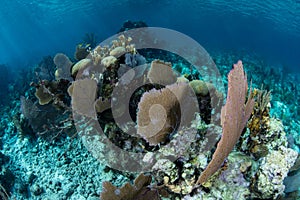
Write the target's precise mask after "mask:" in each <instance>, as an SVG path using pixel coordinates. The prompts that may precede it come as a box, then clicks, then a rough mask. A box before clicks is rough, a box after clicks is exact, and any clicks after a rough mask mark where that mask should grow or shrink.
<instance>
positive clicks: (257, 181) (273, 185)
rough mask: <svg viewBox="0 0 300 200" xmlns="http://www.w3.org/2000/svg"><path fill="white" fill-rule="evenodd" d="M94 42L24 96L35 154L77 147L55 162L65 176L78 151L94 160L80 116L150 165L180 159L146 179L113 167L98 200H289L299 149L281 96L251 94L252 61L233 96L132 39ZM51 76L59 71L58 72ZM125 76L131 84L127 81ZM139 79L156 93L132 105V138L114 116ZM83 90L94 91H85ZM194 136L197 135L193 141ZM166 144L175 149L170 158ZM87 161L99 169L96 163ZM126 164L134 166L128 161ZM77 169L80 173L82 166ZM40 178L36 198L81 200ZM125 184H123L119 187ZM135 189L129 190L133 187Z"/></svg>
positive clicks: (141, 93) (21, 122)
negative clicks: (277, 109)
mask: <svg viewBox="0 0 300 200" xmlns="http://www.w3.org/2000/svg"><path fill="white" fill-rule="evenodd" d="M128 23H129V22H128ZM86 37H87V38H88V40H90V43H91V44H84V43H83V44H80V45H78V46H77V47H76V53H75V60H73V59H70V58H68V57H67V56H66V55H64V54H62V53H58V54H56V55H55V57H54V58H53V60H52V58H51V59H49V58H45V62H44V64H40V65H39V69H40V70H38V71H35V72H34V77H36V78H34V79H33V82H32V83H31V84H30V85H31V87H30V88H27V89H26V91H25V92H24V94H22V96H21V99H20V105H21V111H16V113H17V114H15V119H14V126H15V127H16V129H17V130H18V132H19V133H20V134H22V135H23V136H22V137H25V138H26V137H29V135H30V137H33V138H34V139H33V140H35V141H36V142H38V143H39V145H40V146H39V147H38V148H39V149H40V150H35V151H42V149H44V148H45V149H49V148H50V149H52V147H51V144H52V145H54V143H59V142H58V141H60V140H61V141H65V142H66V141H68V142H69V145H67V146H68V147H64V150H63V152H62V153H59V154H57V155H59V156H57V157H56V158H54V159H57V163H58V164H57V165H59V166H60V168H64V166H69V165H70V164H71V163H72V162H73V163H74V162H75V161H74V160H73V161H68V160H69V159H75V160H76V159H77V158H76V156H74V158H70V155H71V152H76V148H78V150H77V151H78V152H80V151H84V150H82V149H84V148H83V147H82V145H81V148H80V144H78V146H77V147H74V144H72V142H73V141H79V142H78V143H80V140H79V139H78V134H79V135H80V134H81V133H80V131H79V133H76V130H75V122H74V120H75V119H74V115H72V112H76V113H77V114H80V115H81V117H82V118H85V119H86V118H89V117H90V119H91V120H94V121H97V122H98V123H99V124H100V126H101V128H102V129H103V130H104V131H103V132H104V135H105V136H106V137H107V138H108V139H109V140H110V141H111V142H112V143H113V144H114V145H116V146H117V147H119V148H121V149H124V150H126V151H129V152H139V153H145V154H146V155H151V152H159V153H161V154H162V155H164V156H165V157H167V156H168V155H171V153H172V154H176V155H178V158H177V159H175V160H169V159H165V157H157V158H155V159H156V164H155V165H153V166H152V168H151V170H149V171H148V172H145V173H140V174H137V173H133V174H130V173H127V172H120V171H114V169H111V168H109V167H108V166H107V167H106V168H105V170H104V169H103V173H102V174H101V175H100V174H98V175H99V177H100V176H101V177H100V178H99V179H100V180H101V181H98V182H99V183H101V184H102V187H101V186H99V183H98V186H99V187H98V186H97V187H98V188H95V187H96V186H95V184H96V181H92V180H90V182H89V183H88V185H91V186H90V187H93V188H95V189H94V190H93V191H90V190H88V191H90V194H93V197H94V199H99V195H100V199H101V200H138V199H143V200H146V199H149V200H155V199H178V200H179V199H186V200H188V199H207V200H208V199H280V198H284V190H285V185H284V179H285V177H287V175H288V173H289V171H290V170H294V171H297V169H298V168H299V166H300V165H299V159H298V160H297V157H298V153H297V152H296V151H295V150H293V149H292V148H291V145H289V138H288V137H287V134H286V133H285V130H284V126H283V124H282V122H281V121H280V120H279V119H277V118H274V117H271V114H270V112H271V105H270V101H271V91H270V90H269V91H268V90H264V89H263V88H261V89H257V88H252V87H253V86H252V85H250V86H248V83H249V82H250V81H249V79H248V78H247V75H246V73H245V71H244V65H243V64H245V63H247V61H243V62H242V61H240V60H239V61H237V63H236V64H233V67H232V69H231V70H230V72H229V73H228V77H227V81H228V82H227V84H228V90H227V95H226V94H224V93H222V91H219V90H218V88H216V87H215V86H214V84H212V83H210V82H206V81H204V80H201V79H200V77H199V76H197V75H195V74H192V71H191V70H190V71H189V72H190V74H189V73H182V72H187V71H188V68H189V67H190V66H188V67H187V66H186V65H184V64H182V63H184V62H183V61H182V60H180V58H176V59H174V55H172V54H171V53H168V52H164V55H165V58H166V60H162V59H161V54H160V55H157V54H156V52H155V50H151V49H149V50H148V52H147V51H146V50H143V51H141V53H139V52H138V50H136V49H135V44H133V43H132V38H131V37H128V36H125V35H122V34H121V35H119V36H118V38H117V39H115V40H113V41H112V42H111V43H110V44H109V45H107V46H100V45H98V46H96V45H95V36H94V35H93V34H87V35H86ZM90 45H93V46H95V48H90ZM147 55H151V56H149V57H147ZM156 55H157V58H156ZM176 61H177V63H176ZM147 62H148V63H149V64H147ZM178 63H181V65H179V64H178ZM141 65H145V67H144V68H140V69H139V70H140V71H134V72H132V73H131V72H130V69H134V67H136V66H141ZM49 66H50V67H49ZM54 66H55V72H54V71H53V69H54ZM174 66H176V71H177V72H178V71H179V73H175V72H174V70H173V69H174ZM48 68H52V69H50V71H49V69H48ZM97 68H101V69H103V70H96V69H97ZM51 70H52V72H51ZM129 72H130V73H129ZM252 73H253V72H252ZM47 74H48V75H47ZM123 75H124V76H126V78H120V77H121V76H123ZM252 77H253V76H252ZM133 79H139V80H140V81H144V82H148V83H150V84H145V85H143V86H141V87H138V88H137V89H136V90H135V91H134V93H133V94H132V96H131V98H130V100H129V114H130V117H131V118H132V119H133V121H135V122H136V123H135V124H134V125H132V124H126V127H127V128H128V129H130V128H131V129H135V130H136V137H135V136H132V135H129V134H126V132H124V131H123V130H124V129H121V128H120V127H119V126H118V124H117V122H116V119H119V118H121V117H122V116H123V115H124V113H125V111H124V109H123V108H122V106H120V107H118V109H117V110H116V111H114V112H112V104H113V101H114V98H113V90H114V88H115V87H117V86H120V85H123V86H124V87H125V86H127V87H129V85H130V82H131V81H132V80H133ZM253 81H255V80H253ZM78 87H83V88H85V89H84V91H80V90H79V91H78V90H77V88H78ZM123 93H124V94H122V91H120V94H119V96H125V95H126V94H125V92H124V91H123ZM192 96H194V98H192ZM225 96H226V100H225V98H224V97H225ZM189 97H190V98H189ZM83 99H88V101H84V100H83ZM89 99H90V100H91V101H89ZM212 102H214V104H215V105H217V106H218V107H219V108H220V109H221V112H220V115H219V121H218V122H219V123H210V115H211V112H212V108H211V103H212ZM224 102H225V103H224ZM182 105H191V106H186V107H187V109H190V110H188V111H186V112H192V110H193V109H192V106H195V108H198V110H199V112H198V113H193V115H192V116H193V117H192V118H188V117H186V118H184V117H183V119H185V120H187V121H190V123H186V124H187V125H186V126H184V127H181V128H180V129H179V128H178V127H179V125H178V121H179V120H180V118H182V116H188V115H186V113H184V112H183V110H182ZM192 133H195V135H194V136H193V137H192V138H191V136H192ZM66 134H67V136H66ZM176 138H180V139H179V140H176ZM174 139H175V140H174ZM20 140H24V139H20ZM187 141H189V142H190V145H189V148H188V150H186V149H185V150H183V149H177V146H182V145H183V144H184V143H185V142H187ZM28 142H30V141H28ZM166 144H172V145H170V148H167V149H164V148H161V147H163V146H164V145H166ZM45 145H46V146H45ZM72 145H73V146H72ZM208 146H212V147H213V148H207V147H208ZM4 147H5V145H4ZM5 148H7V147H5ZM99 148H100V147H99ZM80 149H81V150H80ZM45 151H46V150H45ZM53 151H55V149H53ZM112 156H113V155H112ZM2 157H3V158H2ZM24 158H26V159H27V157H26V156H25V157H24ZM86 159H91V160H92V158H90V157H88V156H87V157H86ZM145 159H146V158H145ZM0 160H1V162H4V161H5V156H4V155H3V156H2V155H1V159H0ZM2 160H3V161H2ZM93 162H95V163H97V161H95V160H94V161H93ZM100 162H101V161H100ZM103 162H104V161H103ZM116 162H119V163H118V164H120V165H123V164H126V158H125V159H124V160H117V161H116ZM294 163H296V165H295V166H294ZM297 163H298V164H297ZM41 165H42V164H41ZM77 165H78V166H80V164H79V162H78V164H77ZM78 166H77V167H78ZM93 166H94V165H93ZM293 166H294V167H293ZM292 167H293V168H292ZM75 168H76V167H75V165H74V166H73V169H74V170H75ZM95 168H96V167H95ZM28 170H29V171H30V170H31V169H29V168H28ZM36 173H38V172H34V173H33V172H32V174H36ZM57 173H58V171H57ZM72 173H74V174H76V173H77V172H73V171H72ZM112 174H114V175H112ZM116 174H117V175H116ZM13 176H14V175H13V174H11V173H9V171H7V172H6V173H2V174H1V179H5V180H13V178H9V177H13ZM32 176H33V177H32V178H31V179H32V180H31V181H27V183H26V184H27V185H28V188H29V190H30V195H31V196H35V198H37V199H49V196H51V195H50V194H52V195H54V193H59V194H60V195H61V197H62V198H65V199H69V198H70V197H71V196H73V197H74V196H76V195H77V197H79V196H80V195H81V194H80V191H79V190H76V189H75V188H76V187H75V186H71V185H72V184H71V185H61V186H59V184H64V183H67V182H64V181H65V180H63V179H64V178H61V179H60V181H57V182H56V183H51V184H52V185H55V187H54V186H51V184H50V186H49V188H47V184H49V182H45V181H43V180H42V179H39V178H38V177H37V176H36V175H32ZM40 176H41V174H40ZM55 176H57V177H60V176H63V175H62V174H61V175H58V174H57V175H55ZM82 176H84V175H82ZM94 176H97V175H94ZM118 176H119V177H123V178H121V179H118V178H116V177H118ZM113 177H114V178H113ZM82 179H85V178H82ZM99 179H97V178H96V179H95V180H99ZM134 179H135V180H134ZM294 179H296V178H294ZM294 179H291V180H294ZM26 180H27V179H26ZM56 180H59V178H56ZM117 180H118V181H117ZM126 180H127V181H128V182H127V183H125V184H124V182H125V181H126ZM130 180H131V181H133V180H134V181H133V182H130ZM82 181H83V182H84V181H86V180H82ZM110 181H111V182H110ZM14 184H16V185H17V184H20V183H17V181H16V182H9V181H6V182H5V181H2V182H1V185H0V186H1V187H0V193H1V196H2V199H8V196H11V195H12V194H13V193H12V192H11V191H12V187H13V185H14ZM57 184H58V185H57ZM84 185H85V184H84ZM115 185H116V186H115ZM64 187H65V188H70V189H68V191H64V190H65V189H60V190H61V191H62V192H61V193H60V192H59V190H58V189H55V188H64ZM15 190H17V189H15ZM295 190H296V189H294V190H292V191H290V192H294V191H295ZM6 191H7V192H6ZM100 191H101V192H100ZM18 192H19V193H27V192H24V191H23V192H22V191H21V188H20V186H19V189H18ZM90 194H86V195H87V196H88V195H90ZM12 196H13V195H12ZM50 199H51V198H50Z"/></svg>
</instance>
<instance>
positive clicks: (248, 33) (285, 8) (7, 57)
mask: <svg viewBox="0 0 300 200" xmlns="http://www.w3.org/2000/svg"><path fill="white" fill-rule="evenodd" d="M125 20H133V21H134V20H143V21H145V22H146V23H147V24H148V25H149V26H153V27H164V28H170V29H174V30H177V31H180V32H182V33H184V34H187V35H188V36H190V37H192V38H194V39H195V40H197V41H198V42H199V43H200V44H201V45H203V47H204V48H206V49H208V50H209V49H224V50H234V51H235V50H237V51H238V50H241V49H244V50H247V51H249V52H255V53H257V54H260V55H262V56H264V57H265V58H266V59H268V60H269V61H271V62H274V63H277V62H279V63H281V64H284V65H285V66H286V67H288V68H289V69H291V70H294V71H296V72H299V66H300V61H299V58H300V49H299V48H300V2H299V1H297V0H288V1H272V0H267V1H251V2H249V1H246V0H242V1H230V2H228V1H222V0H210V1H204V2H203V1H196V0H192V1H188V2H186V1H180V0H179V1H170V0H162V1H150V0H135V1H131V0H126V1H120V0H117V1H96V0H74V1H68V0H66V1H55V0H53V1H42V0H31V1H27V0H16V1H9V0H3V1H1V12H0V22H1V32H0V36H1V37H0V42H1V44H2V45H1V47H0V55H1V57H0V63H5V64H6V63H7V64H10V65H11V66H12V67H22V66H24V65H26V64H32V63H34V62H36V61H37V60H38V59H39V58H40V57H41V56H44V55H48V54H54V53H56V52H58V51H59V52H64V53H67V54H73V51H74V50H73V49H74V45H75V44H77V43H78V41H81V39H82V37H83V35H84V34H85V33H87V32H93V33H95V34H96V35H97V36H98V40H99V42H100V41H102V40H103V39H106V38H107V37H109V36H111V35H113V34H115V33H116V32H117V31H118V29H119V27H120V26H121V25H122V23H123V22H124V21H125Z"/></svg>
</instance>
